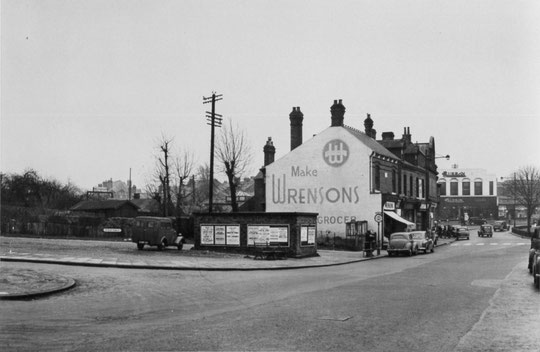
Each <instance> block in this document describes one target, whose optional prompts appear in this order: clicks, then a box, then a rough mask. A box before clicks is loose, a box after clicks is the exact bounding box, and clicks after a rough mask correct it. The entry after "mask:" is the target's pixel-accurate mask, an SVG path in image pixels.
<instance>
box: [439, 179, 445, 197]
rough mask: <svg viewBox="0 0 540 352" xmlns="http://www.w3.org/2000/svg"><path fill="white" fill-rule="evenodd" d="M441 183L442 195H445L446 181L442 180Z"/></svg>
mask: <svg viewBox="0 0 540 352" xmlns="http://www.w3.org/2000/svg"><path fill="white" fill-rule="evenodd" d="M439 184H440V185H441V188H440V190H441V196H445V195H446V181H442V182H439Z"/></svg>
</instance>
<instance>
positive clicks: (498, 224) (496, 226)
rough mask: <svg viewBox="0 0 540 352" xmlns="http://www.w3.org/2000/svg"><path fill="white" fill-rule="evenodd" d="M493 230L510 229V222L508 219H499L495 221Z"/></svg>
mask: <svg viewBox="0 0 540 352" xmlns="http://www.w3.org/2000/svg"><path fill="white" fill-rule="evenodd" d="M493 230H494V231H506V230H508V224H507V223H506V221H503V220H497V221H495V222H494V223H493Z"/></svg>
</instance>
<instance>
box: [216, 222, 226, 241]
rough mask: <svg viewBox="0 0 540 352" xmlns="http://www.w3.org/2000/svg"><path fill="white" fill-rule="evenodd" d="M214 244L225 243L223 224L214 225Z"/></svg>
mask: <svg viewBox="0 0 540 352" xmlns="http://www.w3.org/2000/svg"><path fill="white" fill-rule="evenodd" d="M214 244H216V245H225V244H226V242H225V226H214Z"/></svg>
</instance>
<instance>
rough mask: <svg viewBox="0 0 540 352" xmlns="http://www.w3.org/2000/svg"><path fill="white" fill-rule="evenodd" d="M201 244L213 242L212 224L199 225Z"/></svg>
mask: <svg viewBox="0 0 540 352" xmlns="http://www.w3.org/2000/svg"><path fill="white" fill-rule="evenodd" d="M201 244H214V226H211V225H201Z"/></svg>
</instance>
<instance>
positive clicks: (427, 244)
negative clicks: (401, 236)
mask: <svg viewBox="0 0 540 352" xmlns="http://www.w3.org/2000/svg"><path fill="white" fill-rule="evenodd" d="M411 236H412V239H413V242H414V247H416V248H417V249H418V250H419V251H424V254H425V253H427V252H428V251H430V252H432V253H433V252H434V251H435V244H434V243H433V239H432V238H431V235H430V234H429V232H426V231H413V232H411Z"/></svg>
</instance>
